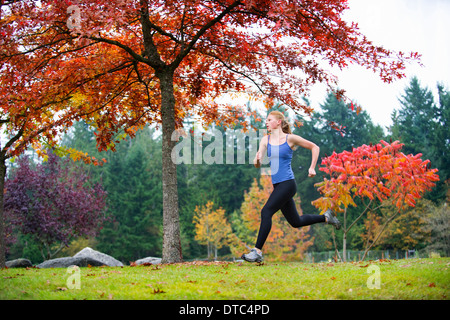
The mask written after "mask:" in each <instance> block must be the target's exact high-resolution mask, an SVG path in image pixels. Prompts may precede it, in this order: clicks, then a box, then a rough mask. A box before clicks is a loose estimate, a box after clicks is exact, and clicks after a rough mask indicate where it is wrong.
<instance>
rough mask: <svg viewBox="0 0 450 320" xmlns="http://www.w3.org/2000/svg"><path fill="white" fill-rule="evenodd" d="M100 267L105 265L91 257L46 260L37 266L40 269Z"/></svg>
mask: <svg viewBox="0 0 450 320" xmlns="http://www.w3.org/2000/svg"><path fill="white" fill-rule="evenodd" d="M89 265H90V266H92V267H100V266H103V265H104V263H103V262H101V261H98V260H95V259H92V258H90V257H65V258H56V259H50V260H46V261H44V262H42V263H40V264H38V265H37V267H38V268H40V269H44V268H68V267H70V266H79V267H87V266H89Z"/></svg>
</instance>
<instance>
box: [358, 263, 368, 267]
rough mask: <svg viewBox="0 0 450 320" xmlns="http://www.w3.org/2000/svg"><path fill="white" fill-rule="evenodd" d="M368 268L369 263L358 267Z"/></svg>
mask: <svg viewBox="0 0 450 320" xmlns="http://www.w3.org/2000/svg"><path fill="white" fill-rule="evenodd" d="M368 266H369V263H368V264H366V265H365V266H359V267H360V268H367V267H368Z"/></svg>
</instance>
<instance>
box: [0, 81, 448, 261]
mask: <svg viewBox="0 0 450 320" xmlns="http://www.w3.org/2000/svg"><path fill="white" fill-rule="evenodd" d="M449 113H450V92H449V91H448V90H446V89H445V88H444V87H443V86H442V85H438V96H437V97H435V96H433V94H432V91H431V90H430V89H429V88H424V87H422V86H421V84H420V82H419V80H418V79H417V78H413V79H411V81H410V84H409V86H408V87H407V88H405V91H404V93H403V94H402V95H401V97H400V98H399V107H398V108H397V110H396V111H394V113H393V114H392V115H390V117H391V120H392V123H393V125H392V126H391V127H389V128H383V127H381V126H379V125H377V124H374V123H373V122H372V120H371V118H370V116H369V115H368V113H367V112H365V111H364V110H361V109H359V108H358V109H357V110H354V108H353V106H350V105H346V104H345V103H344V102H342V101H338V100H337V99H336V98H335V96H334V95H332V94H330V95H328V96H327V97H326V98H325V100H324V102H323V103H322V104H321V106H320V111H318V112H317V113H316V114H315V116H314V117H313V118H305V119H301V118H299V116H296V118H295V119H294V118H293V117H292V116H291V117H289V121H290V123H291V124H294V123H299V122H301V123H302V125H301V126H299V125H295V126H292V128H293V133H294V134H298V135H300V136H302V137H304V138H306V139H308V140H311V141H313V142H315V143H316V144H317V145H319V146H320V148H321V151H320V152H321V153H320V157H324V156H325V155H330V154H331V153H332V152H333V151H336V152H342V151H344V150H348V151H351V150H352V147H358V146H360V145H363V144H370V143H372V144H375V143H378V142H379V141H380V140H381V139H384V140H386V141H389V140H392V141H394V140H400V141H401V142H402V143H404V144H405V146H404V148H403V152H404V153H405V154H409V153H413V154H417V153H422V154H423V156H422V159H430V160H431V165H432V167H433V168H438V169H439V172H438V173H439V176H440V181H438V182H437V185H436V187H435V188H434V189H433V191H432V192H429V193H428V194H427V195H426V196H425V199H423V200H421V201H420V202H419V203H418V205H417V206H416V207H415V208H413V209H411V210H409V211H408V212H405V213H404V214H401V215H400V216H399V217H398V218H396V220H394V221H393V222H392V223H391V224H390V226H389V228H388V230H386V231H385V232H384V236H383V237H382V238H381V239H380V240H379V242H378V243H377V248H381V249H399V250H407V249H423V248H427V247H428V248H430V249H432V250H435V251H437V252H439V253H441V254H443V255H448V254H449V239H448V234H449V232H448V221H449V220H448V215H449V209H448V207H447V204H448V199H449V196H448V181H449V180H448V179H449V168H450V164H449V159H448V154H449V151H450V150H449V148H450V132H449V130H450V129H449V120H450V114H449ZM388 116H389V115H387V117H388ZM261 118H262V119H265V115H261ZM263 121H264V120H263ZM331 121H333V122H334V123H336V124H339V125H340V126H342V128H343V129H342V131H339V130H336V129H335V128H334V127H333V126H332V125H330V122H331ZM193 125H194V123H193V122H192V123H189V122H185V126H186V127H187V128H192V126H193ZM254 125H255V126H256V127H262V126H263V123H261V122H259V123H255V122H254ZM216 129H218V130H220V131H222V133H223V135H224V137H225V134H226V133H225V132H224V131H223V130H222V129H221V128H220V127H216ZM237 129H239V128H237ZM117 139H118V140H120V139H121V138H120V135H119V136H118V137H117ZM223 140H224V141H225V140H226V139H225V138H224V139H223ZM62 143H63V144H64V145H66V146H67V147H70V148H75V149H78V150H82V151H84V152H87V153H89V155H92V156H94V157H96V158H97V159H102V158H104V159H105V160H106V163H105V164H104V165H103V166H93V165H85V164H82V163H77V165H79V166H82V167H83V170H84V171H85V172H86V173H87V174H88V175H89V176H90V178H91V179H92V181H93V182H95V183H99V184H101V185H102V186H103V189H104V190H105V191H106V193H107V199H106V202H107V213H106V216H107V217H108V219H107V221H105V222H104V223H103V225H102V228H101V230H100V231H99V232H98V233H97V235H96V236H95V237H90V238H83V237H80V238H77V239H73V240H72V241H71V242H70V243H69V244H68V247H66V248H64V249H63V250H62V253H61V254H63V255H69V254H71V253H75V252H77V251H78V250H80V249H81V248H83V247H85V246H90V247H93V248H95V249H97V250H99V251H102V252H105V253H107V254H110V255H112V256H114V257H115V258H117V259H119V260H121V261H123V262H129V261H134V260H136V259H139V258H143V257H146V256H161V250H162V177H161V174H162V172H161V167H162V163H161V161H162V160H161V158H162V155H161V135H160V131H159V130H157V129H155V128H150V127H149V128H146V129H145V130H142V131H139V132H138V133H137V135H136V137H135V138H134V139H129V138H127V139H124V140H121V142H120V143H119V144H118V145H117V146H116V151H115V152H112V151H107V152H101V153H99V152H98V151H97V149H96V142H95V133H94V132H92V131H91V130H90V129H89V127H88V125H87V124H85V123H83V122H78V123H75V124H74V126H73V130H72V131H71V133H70V134H68V135H66V136H65V137H64V139H63V141H62ZM203 143H204V145H203V147H205V146H207V145H208V144H209V143H210V142H208V141H206V142H203ZM246 146H248V144H246ZM193 147H194V146H193ZM234 148H236V145H235V146H234ZM248 152H249V150H248V148H246V164H212V165H208V164H205V163H203V164H179V165H178V169H177V170H178V172H177V174H178V192H179V208H180V223H181V234H182V246H183V247H182V249H183V256H184V258H185V259H194V258H206V257H207V255H208V256H209V257H210V258H211V254H212V253H213V252H214V251H215V254H217V255H218V256H222V257H225V256H227V257H231V256H235V257H236V256H237V254H236V252H233V250H235V248H237V247H239V245H241V246H242V245H243V244H246V245H248V246H250V247H252V246H253V245H254V243H253V242H252V241H254V240H255V239H256V230H255V229H254V228H252V227H250V224H249V223H248V221H247V222H246V219H248V216H249V215H247V216H246V215H245V212H246V210H247V211H248V210H249V209H248V207H249V203H250V202H251V201H260V202H254V203H262V204H263V203H264V201H265V199H264V196H265V195H264V193H263V192H262V191H263V190H264V185H265V184H266V183H267V182H265V181H263V180H262V179H260V178H261V175H260V171H259V170H258V169H255V168H254V167H253V165H252V164H251V163H249V161H248V159H249V155H248ZM236 154H237V152H236V150H235V155H236ZM224 156H225V154H224ZM250 158H251V159H252V158H253V154H252V155H250ZM310 158H311V155H310V152H309V151H308V150H301V149H299V150H297V151H296V152H295V153H294V158H293V161H292V167H293V170H294V173H295V178H296V181H297V185H298V193H297V196H296V197H297V198H296V200H297V205H300V207H301V210H302V211H303V212H304V213H316V214H318V213H319V211H318V209H316V208H315V207H314V206H313V205H312V204H311V201H313V200H315V199H317V198H319V197H320V194H319V192H318V191H317V189H316V188H315V187H314V184H315V183H318V182H320V181H322V180H323V172H321V171H319V170H316V171H317V176H316V177H314V178H307V166H308V165H309V162H310ZM224 163H225V161H224ZM234 163H236V161H235V162H234ZM319 164H320V162H319ZM17 166H18V162H17V161H16V162H14V163H11V164H10V167H12V169H13V170H9V172H10V177H12V176H13V175H14V169H15V168H17ZM257 197H261V199H256V200H255V198H257ZM261 201H262V202H261ZM208 208H209V209H208ZM261 208H262V206H261V207H259V208H255V210H254V211H256V212H257V213H258V215H259V210H260V209H261ZM206 209H208V210H210V212H213V211H215V212H216V213H217V212H219V213H220V214H221V216H219V219H223V223H222V224H221V225H223V226H224V228H225V227H226V228H228V229H224V230H227V233H232V234H233V235H235V237H234V238H232V239H231V238H230V237H228V236H226V235H225V236H222V237H219V238H217V241H216V243H214V244H213V246H214V248H211V243H210V242H211V241H210V240H205V237H204V236H203V237H202V235H201V234H200V233H201V232H202V231H201V228H199V225H200V224H201V223H200V222H199V221H200V220H199V219H198V218H195V216H196V215H197V217H198V216H199V215H201V214H203V215H204V214H205V212H206V211H205V210H206ZM202 210H203V211H202ZM206 214H207V212H206ZM252 214H253V213H252ZM347 215H348V217H349V218H350V220H352V216H356V215H357V213H356V210H355V211H354V210H353V209H352V208H349V211H348V212H347ZM382 215H383V213H382V212H378V213H371V214H369V215H368V216H367V217H366V218H365V219H362V220H360V221H359V222H358V224H357V225H355V226H354V227H353V228H352V229H351V231H350V232H349V234H347V247H348V249H351V250H363V249H364V246H365V241H367V239H368V238H369V237H370V232H371V229H370V228H369V227H368V226H369V225H371V226H372V227H373V225H376V224H377V221H379V220H380V217H382ZM246 217H247V218H246ZM219 221H220V220H219ZM217 224H218V223H217V222H216V225H217ZM219 224H220V223H219ZM304 229H305V230H303V231H301V232H299V233H298V238H297V240H299V241H300V242H299V243H297V244H295V245H294V244H289V243H287V242H286V243H283V245H284V246H285V247H289V245H292V248H291V249H292V252H296V251H295V250H299V251H298V254H297V255H295V254H292V255H291V258H292V257H294V258H295V259H301V258H302V253H303V252H304V251H305V250H307V251H308V252H320V251H329V250H334V248H335V245H336V246H337V249H338V250H339V249H340V246H341V244H342V239H341V236H342V235H341V233H340V232H339V231H336V232H334V231H333V230H332V228H331V227H330V226H323V225H313V226H311V227H310V228H304ZM11 232H12V233H13V234H14V237H13V238H14V239H15V242H13V243H11V244H10V245H9V251H8V255H7V260H9V259H14V258H18V257H27V258H29V259H31V260H32V261H33V262H38V261H42V257H41V255H40V253H39V250H38V245H37V243H35V241H34V240H33V238H32V237H31V236H30V235H29V234H22V233H21V232H20V231H19V230H18V229H14V230H12V231H11ZM294 238H295V237H292V236H289V237H287V236H286V237H285V239H286V241H293V242H295V241H297V240H296V239H294ZM289 239H291V240H289ZM238 243H239V244H238ZM302 244H305V246H301V245H302ZM233 248H234V249H233ZM296 248H297V249H296ZM274 252H276V250H275V251H274ZM288 256H289V255H287V256H278V258H279V259H285V258H287V257H288Z"/></svg>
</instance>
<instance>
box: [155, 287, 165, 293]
mask: <svg viewBox="0 0 450 320" xmlns="http://www.w3.org/2000/svg"><path fill="white" fill-rule="evenodd" d="M159 293H166V292H165V291H164V290H163V289H160V288H156V289H153V294H159Z"/></svg>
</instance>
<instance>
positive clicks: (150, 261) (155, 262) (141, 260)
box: [134, 257, 162, 265]
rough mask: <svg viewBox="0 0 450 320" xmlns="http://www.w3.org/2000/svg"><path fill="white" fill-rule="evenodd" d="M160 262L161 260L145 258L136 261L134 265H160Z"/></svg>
mask: <svg viewBox="0 0 450 320" xmlns="http://www.w3.org/2000/svg"><path fill="white" fill-rule="evenodd" d="M161 260H162V259H161V258H155V257H147V258H143V259H139V260H136V261H135V262H134V263H136V264H137V265H139V264H144V263H150V264H160V263H161Z"/></svg>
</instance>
